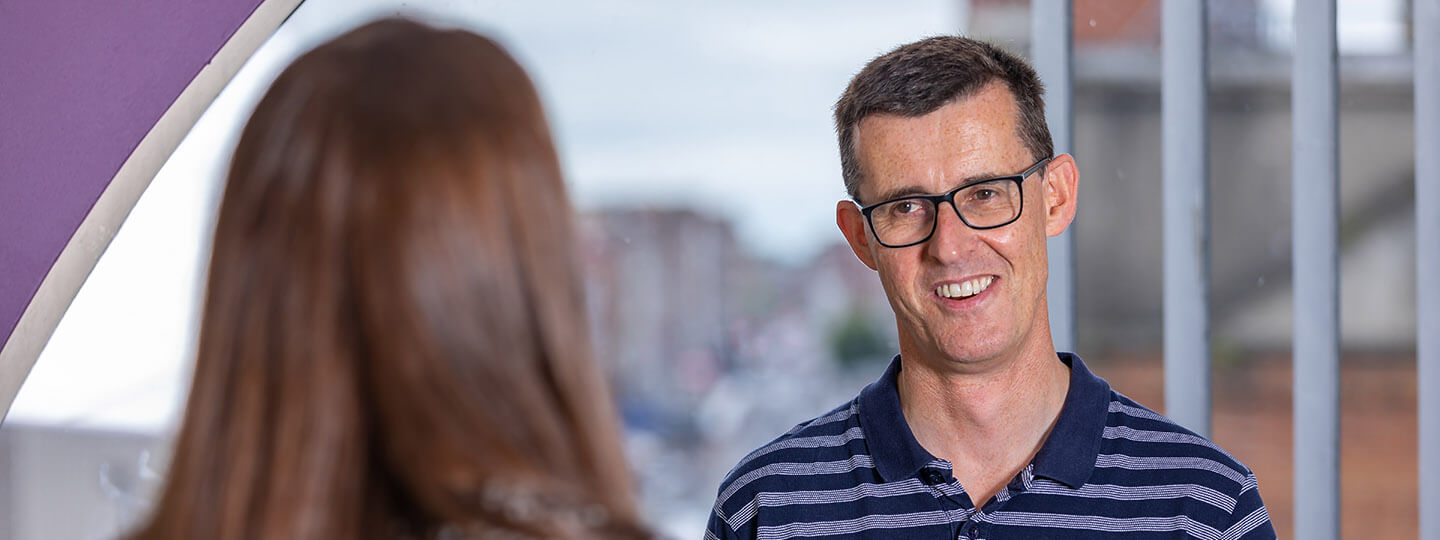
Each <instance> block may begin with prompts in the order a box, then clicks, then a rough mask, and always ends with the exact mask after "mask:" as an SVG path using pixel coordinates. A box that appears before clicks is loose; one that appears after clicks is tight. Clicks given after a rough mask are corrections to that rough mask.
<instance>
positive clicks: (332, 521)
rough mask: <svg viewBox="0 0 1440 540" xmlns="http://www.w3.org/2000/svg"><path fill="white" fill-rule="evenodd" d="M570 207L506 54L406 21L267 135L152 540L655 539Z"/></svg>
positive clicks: (239, 191)
mask: <svg viewBox="0 0 1440 540" xmlns="http://www.w3.org/2000/svg"><path fill="white" fill-rule="evenodd" d="M571 214H572V211H571V208H570V203H569V202H568V199H567V197H566V195H565V188H564V181H563V178H562V177H561V173H560V167H559V164H558V160H557V158H556V154H555V150H554V147H553V146H552V143H551V137H550V132H549V128H548V127H547V123H546V120H545V117H544V114H543V111H542V109H541V106H540V102H539V99H538V98H537V96H536V92H535V89H534V87H533V86H532V84H531V82H530V79H529V78H528V77H527V76H526V74H525V72H524V70H523V69H521V67H520V66H519V65H518V64H517V63H516V62H515V61H514V60H513V59H512V58H511V57H510V56H509V55H508V54H507V53H506V52H505V51H504V50H503V49H502V48H501V47H500V46H499V45H497V44H495V43H494V42H492V41H491V40H489V39H486V38H484V37H481V36H479V35H476V34H473V33H470V32H465V31H459V30H451V31H444V30H437V29H433V28H430V27H428V26H424V25H421V24H418V23H415V22H410V21H405V20H399V19H391V20H384V21H380V22H376V23H372V24H369V25H367V26H364V27H361V28H359V29H357V30H354V31H352V32H350V33H348V34H346V35H344V36H341V37H339V38H337V39H335V40H333V41H331V42H329V43H326V44H324V45H321V46H320V47H319V48H317V49H315V50H313V51H311V52H309V53H307V54H305V55H304V56H302V57H300V58H299V59H298V60H296V61H295V63H294V64H292V65H291V66H290V67H289V68H287V69H286V70H285V71H284V72H283V73H281V74H280V76H279V78H278V79H276V81H275V83H274V85H272V86H271V87H270V90H269V91H268V92H267V93H266V94H265V97H264V98H263V99H262V100H261V101H260V103H259V105H258V106H257V108H256V109H255V112H254V114H253V115H252V116H251V118H250V122H249V123H248V124H247V125H246V126H245V130H244V132H243V133H242V135H241V138H240V142H239V145H238V147H237V148H236V150H235V156H234V158H233V161H232V163H231V167H230V172H229V178H228V180H227V183H226V187H225V193H224V200H223V203H222V205H221V208H220V214H219V218H218V220H217V223H216V228H215V242H214V253H213V255H212V257H211V259H210V275H209V283H208V286H207V293H206V299H205V306H204V310H203V316H202V322H201V326H200V334H199V352H198V357H197V359H196V364H195V374H194V383H193V386H192V388H191V392H190V400H189V404H188V406H187V408H186V411H185V417H184V420H183V424H182V426H181V430H180V434H179V440H178V442H177V446H176V450H175V456H174V458H173V460H172V463H171V466H170V473H169V479H168V480H167V482H166V488H165V491H164V493H163V494H162V496H161V497H160V499H159V504H158V508H157V510H156V513H155V515H154V516H153V517H152V519H151V521H150V522H149V523H148V524H147V525H146V526H144V527H143V528H142V529H141V530H140V531H139V532H138V533H137V535H136V536H135V538H137V539H143V540H161V539H164V540H179V539H193V538H207V539H217V540H241V539H252V538H276V539H279V538H296V539H299V538H347V539H351V538H353V539H395V538H407V539H411V538H413V539H430V538H436V537H439V536H444V537H447V538H455V537H460V536H481V537H483V536H485V535H486V534H487V532H486V531H490V532H494V531H507V532H510V533H511V535H512V536H513V535H515V534H524V535H527V536H540V537H546V538H562V537H563V538H576V537H583V538H634V537H638V536H640V535H641V534H642V532H641V531H639V527H638V526H637V525H636V521H637V519H638V518H637V511H636V509H635V508H634V506H633V504H634V503H633V501H634V495H633V492H632V489H631V486H632V478H631V476H630V473H629V469H628V467H627V465H626V464H625V460H624V457H623V453H622V450H621V447H620V440H619V429H618V421H617V419H616V417H615V409H614V407H613V405H612V402H611V400H610V398H609V395H608V391H607V389H606V386H605V384H604V379H603V377H602V376H601V374H600V371H599V369H598V368H597V367H596V366H595V363H594V362H593V360H592V355H591V351H590V347H589V344H588V340H587V339H586V336H587V335H588V330H589V329H588V324H587V322H586V320H585V316H584V314H585V313H586V310H585V304H584V293H583V290H582V282H581V279H580V269H579V267H578V255H577V253H576V245H575V238H574V236H575V235H574V230H573V221H574V220H573V217H572V215H571Z"/></svg>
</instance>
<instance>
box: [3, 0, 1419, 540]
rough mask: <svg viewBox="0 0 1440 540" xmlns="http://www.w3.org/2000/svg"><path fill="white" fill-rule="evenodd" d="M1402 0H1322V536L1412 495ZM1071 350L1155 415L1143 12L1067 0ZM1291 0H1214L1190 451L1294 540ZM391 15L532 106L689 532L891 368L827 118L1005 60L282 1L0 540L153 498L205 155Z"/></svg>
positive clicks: (1002, 25)
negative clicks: (1328, 28)
mask: <svg viewBox="0 0 1440 540" xmlns="http://www.w3.org/2000/svg"><path fill="white" fill-rule="evenodd" d="M1409 4H1410V2H1409V0H1370V1H1365V0H1342V1H1340V2H1339V17H1338V19H1339V46H1340V54H1341V58H1340V77H1341V86H1340V90H1341V94H1340V111H1339V112H1340V127H1341V141H1340V142H1341V156H1340V166H1341V169H1340V177H1341V207H1342V222H1341V224H1342V227H1341V272H1342V274H1341V302H1342V304H1341V305H1342V306H1343V316H1342V336H1341V338H1342V343H1343V347H1344V348H1343V360H1342V441H1343V443H1342V452H1341V458H1342V486H1343V489H1344V492H1343V494H1342V501H1341V504H1342V507H1343V508H1345V509H1347V516H1364V520H1363V522H1362V521H1361V520H1360V519H1344V520H1342V522H1343V526H1344V531H1343V534H1344V536H1345V537H1347V538H1362V537H1363V538H1408V537H1413V536H1414V535H1415V533H1416V529H1417V516H1416V512H1417V510H1416V505H1415V499H1416V496H1417V485H1416V470H1417V468H1416V439H1415V425H1416V424H1415V422H1416V418H1415V403H1416V388H1415V382H1414V373H1415V365H1414V358H1415V349H1414V343H1415V332H1416V322H1415V307H1416V306H1415V283H1416V282H1415V279H1416V276H1415V275H1414V272H1415V271H1414V268H1415V258H1414V254H1413V246H1414V205H1413V204H1412V195H1411V194H1412V193H1413V187H1414V183H1413V175H1414V165H1413V163H1414V160H1413V157H1414V156H1413V154H1414V143H1413V128H1412V113H1413V95H1412V87H1411V85H1410V81H1411V78H1410V77H1411V68H1410V43H1411V42H1412V41H1411V34H1412V32H1414V31H1415V29H1414V28H1413V27H1412V25H1411V23H1410V20H1409V18H1408V17H1409V14H1410V13H1411V9H1410V5H1409ZM1074 9H1075V28H1074V32H1075V39H1076V58H1075V73H1076V79H1077V80H1076V96H1075V110H1076V137H1075V147H1076V148H1075V155H1076V157H1077V160H1078V161H1079V164H1080V171H1081V187H1080V190H1081V195H1080V201H1081V206H1080V215H1079V218H1078V221H1077V222H1076V225H1074V227H1075V229H1074V230H1075V231H1076V235H1077V243H1078V256H1077V265H1078V278H1077V279H1078V291H1079V293H1078V295H1079V297H1078V302H1079V304H1078V309H1079V319H1078V328H1079V345H1078V351H1077V352H1079V353H1080V354H1082V355H1083V356H1084V357H1085V358H1086V360H1087V363H1089V364H1090V365H1091V366H1092V367H1093V368H1094V369H1095V370H1096V371H1097V372H1099V373H1100V374H1101V375H1102V376H1105V377H1107V378H1108V379H1109V380H1110V381H1111V383H1112V385H1113V386H1115V387H1116V388H1117V389H1119V390H1120V391H1122V392H1124V393H1127V394H1129V395H1130V396H1132V397H1134V398H1136V399H1138V400H1139V401H1140V402H1142V403H1144V404H1146V405H1149V406H1150V407H1152V408H1156V409H1161V408H1162V406H1163V396H1162V395H1161V393H1160V387H1161V384H1160V380H1161V357H1160V356H1161V353H1160V351H1161V343H1162V336H1161V331H1162V327H1161V282H1162V273H1161V264H1160V260H1161V236H1160V235H1161V184H1160V171H1161V158H1160V154H1161V152H1160V129H1161V128H1160V68H1161V66H1160V2H1159V0H1076V2H1075V8H1074ZM1292 9H1294V7H1293V2H1291V1H1286V0H1214V1H1211V2H1210V17H1211V21H1210V55H1211V59H1212V62H1211V66H1210V76H1211V79H1210V106H1211V110H1210V122H1211V124H1210V128H1211V132H1210V136H1211V143H1210V145H1211V155H1210V163H1211V174H1212V177H1211V188H1210V190H1211V191H1210V196H1211V200H1212V208H1213V212H1214V218H1213V221H1212V230H1211V235H1212V239H1213V240H1212V241H1213V244H1212V249H1213V253H1214V260H1213V265H1214V266H1213V273H1212V280H1213V284H1212V288H1213V298H1212V307H1211V311H1210V314H1211V317H1212V327H1213V329H1214V335H1213V340H1214V341H1213V343H1214V346H1213V353H1214V392H1215V399H1214V403H1215V408H1216V409H1215V419H1214V422H1215V426H1214V437H1215V439H1216V440H1217V441H1218V442H1219V443H1220V444H1221V445H1222V446H1225V447H1226V448H1227V449H1229V450H1230V451H1231V452H1233V453H1234V454H1235V455H1236V456H1237V457H1239V458H1240V459H1241V460H1242V461H1244V462H1246V463H1247V464H1249V465H1250V466H1251V467H1252V468H1254V469H1255V471H1256V473H1257V475H1258V476H1259V479H1260V485H1261V491H1262V493H1263V494H1264V495H1265V498H1266V500H1267V502H1268V503H1269V506H1270V514H1271V516H1272V518H1273V519H1274V520H1275V523H1276V528H1277V530H1278V531H1279V532H1280V535H1281V536H1282V537H1289V536H1290V534H1291V531H1292V530H1293V528H1292V527H1291V523H1290V521H1291V514H1292V510H1291V499H1292V494H1291V491H1292V486H1293V478H1292V471H1291V467H1290V461H1291V455H1292V449H1291V390H1290V381H1291V373H1290V351H1289V348H1290V339H1291V338H1290V331H1291V329H1290V320H1291V317H1290V315H1291V314H1290V310H1291V305H1292V304H1291V302H1292V299H1291V297H1290V294H1291V293H1290V291H1291V288H1290V268H1291V266H1290V264H1291V263H1290V189H1289V186H1290V170H1291V169H1290V155H1291V154H1290V148H1291V146H1290V129H1291V121H1290V120H1291V119H1290V114H1291V111H1290V69H1291V68H1290V59H1289V52H1290V47H1291V43H1292V42H1293V36H1292V28H1291V17H1292V12H1291V10H1292ZM395 13H402V14H410V15H414V16H417V17H419V18H422V19H424V20H428V21H432V22H438V23H441V24H445V25H454V26H462V27H466V28H472V29H475V30H477V31H480V32H483V33H486V34H489V35H491V36H494V37H496V38H498V39H499V40H501V41H502V42H503V43H504V44H505V45H506V46H507V47H508V48H509V49H510V50H511V52H512V53H513V54H515V55H516V56H517V57H518V58H519V60H520V61H521V62H522V63H523V64H524V65H525V66H526V67H527V68H528V69H529V70H530V73H531V75H532V77H533V78H534V79H535V80H536V83H537V85H538V87H539V89H540V91H541V94H542V97H543V98H544V100H545V103H546V105H547V107H548V111H549V114H550V118H551V122H552V124H553V127H554V131H555V134H556V137H557V142H558V145H559V148H560V152H561V155H562V159H563V162H564V165H565V167H566V170H567V173H568V177H569V181H570V186H571V188H572V194H573V196H574V199H575V202H576V204H577V206H578V207H579V210H580V211H581V212H582V214H583V216H584V217H583V219H582V229H583V230H582V236H583V238H584V240H585V241H584V246H585V249H586V254H585V255H586V256H585V260H586V264H587V275H588V279H589V285H590V291H589V298H588V299H587V302H585V303H584V304H583V305H582V304H580V303H578V302H577V305H576V309H587V310H589V312H590V313H591V315H592V320H593V326H594V335H595V338H594V342H595V344H596V346H597V348H598V352H599V356H600V358H601V359H602V361H603V362H605V365H606V367H607V369H608V372H609V374H610V376H611V377H612V381H613V384H614V387H615V389H616V394H617V395H618V397H619V400H618V401H619V405H620V409H621V410H620V414H622V415H623V417H624V419H625V423H626V426H627V432H628V433H627V437H626V440H627V442H628V446H629V448H628V450H629V453H630V457H631V460H632V462H633V463H634V464H636V478H637V479H638V482H639V485H640V488H641V493H642V497H643V504H644V509H645V512H646V514H647V516H648V517H649V519H650V522H651V523H653V524H654V526H655V527H656V528H657V529H658V530H659V531H661V532H663V533H666V534H669V535H672V536H674V537H677V538H694V537H698V536H700V535H701V531H702V530H703V528H704V524H705V520H706V517H707V515H708V513H709V510H710V507H711V504H712V502H713V499H712V498H713V496H714V493H715V488H716V486H717V485H718V483H719V482H720V480H721V478H722V477H723V476H724V474H725V473H726V471H727V470H728V469H729V467H730V466H732V465H733V464H734V463H735V462H736V461H737V460H738V459H739V458H740V457H741V456H742V455H744V454H745V453H746V452H748V451H749V450H751V449H753V448H755V447H757V446H759V445H760V444H763V443H764V442H766V441H767V440H769V439H771V438H773V437H775V436H777V435H779V434H780V433H781V432H783V431H784V430H786V429H788V428H789V427H790V426H791V425H793V424H795V423H797V422H800V421H803V420H806V419H808V418H810V417H813V416H815V415H816V414H819V413H821V412H823V411H825V410H827V409H829V408H831V407H833V406H835V405H838V404H840V403H841V402H843V401H845V400H847V399H849V398H850V397H851V396H853V395H854V393H855V392H856V391H858V389H859V388H860V387H862V386H863V385H865V384H867V383H868V382H870V381H871V380H873V379H874V378H875V377H877V376H878V375H879V373H880V372H881V370H882V369H883V366H884V364H885V362H886V361H888V359H889V358H890V356H891V355H892V354H894V352H895V344H894V333H895V330H894V323H893V318H892V315H891V313H890V310H889V305H888V303H887V302H886V300H885V297H884V295H883V293H882V292H881V290H880V287H879V284H878V281H877V279H876V277H875V276H874V274H873V273H872V272H870V271H869V270H868V269H866V268H865V267H864V266H863V265H861V264H859V263H858V262H857V261H856V260H855V259H854V257H853V255H851V254H850V252H849V250H848V248H847V247H845V246H844V244H843V241H842V239H841V237H840V235H839V233H838V231H837V230H836V229H835V227H834V225H833V209H834V203H835V201H836V200H838V199H841V198H843V197H844V190H843V188H842V186H841V182H840V174H839V161H838V153H837V151H836V147H835V142H834V135H833V129H832V125H831V120H830V108H831V105H832V104H833V103H834V100H835V99H836V98H837V97H838V96H839V94H840V91H841V90H842V89H843V88H844V85H845V83H846V82H847V81H848V78H849V77H850V75H852V74H853V73H854V72H855V71H857V70H858V69H859V68H860V67H861V66H862V65H863V64H864V63H865V62H866V61H868V60H869V59H871V58H873V57H874V56H876V55H878V54H881V53H883V52H885V51H887V50H889V49H891V48H893V47H894V46H896V45H899V44H901V43H905V42H909V41H913V40H915V39H918V38H921V37H925V36H930V35H937V34H953V33H962V34H965V35H969V36H972V37H980V38H985V39H990V40H994V41H996V42H998V43H1000V44H1001V45H1003V46H1004V47H1006V48H1008V49H1010V50H1012V51H1015V52H1017V53H1020V54H1022V55H1023V54H1028V49H1029V41H1030V40H1029V32H1030V23H1029V20H1030V19H1029V5H1028V2H1025V1H1008V0H970V1H963V0H958V1H957V0H900V1H895V2H884V3H881V2H867V1H860V0H826V1H819V0H799V1H793V2H783V3H776V2H762V1H756V0H741V1H737V2H724V3H700V2H669V1H662V0H601V1H595V2H583V3H582V2H561V1H555V0H543V1H523V2H522V1H518V0H516V1H500V0H490V1H485V0H415V1H382V0H358V1H357V0H309V1H307V2H305V3H303V4H302V5H301V6H300V8H299V9H298V10H297V11H296V12H295V13H294V14H293V15H292V16H291V17H290V19H289V20H288V21H286V22H285V23H284V24H283V25H282V26H281V27H280V29H279V30H278V31H277V32H276V33H275V34H274V36H273V37H272V38H271V39H269V41H267V42H266V43H265V44H264V45H263V46H262V47H261V48H260V49H259V51H258V52H257V53H256V55H255V56H254V57H253V58H252V59H251V60H250V61H249V62H248V63H247V64H246V65H245V67H244V68H243V69H241V71H240V72H239V74H238V75H237V76H236V77H235V79H234V80H233V81H232V82H231V83H230V85H229V86H228V87H226V89H225V90H224V91H223V92H222V93H221V94H220V96H219V98H218V99H217V100H216V101H215V102H214V104H213V105H212V106H211V107H210V109H209V110H208V112H206V114H205V115H204V116H203V117H202V118H201V119H200V121H199V123H198V124H197V125H196V127H195V128H194V130H193V131H192V132H191V133H190V134H189V136H188V137H187V138H186V139H185V141H184V142H183V143H182V144H181V145H180V147H179V149H178V150H177V151H176V152H175V153H174V155H173V156H172V157H171V159H170V161H169V162H168V163H167V164H166V166H165V167H164V168H163V169H162V170H161V172H160V174H159V175H158V176H157V177H156V178H155V180H154V182H153V184H152V185H151V186H150V188H149V189H148V191H146V193H145V195H144V196H143V198H142V199H141V200H140V202H139V204H138V205H137V206H136V207H135V209H134V211H133V212H132V213H131V215H130V217H129V219H128V220H127V221H126V222H125V224H124V226H123V227H122V228H121V229H120V231H119V233H118V234H117V235H116V236H115V239H114V241H113V243H112V244H111V245H110V247H109V249H108V250H107V251H106V253H105V255H104V256H103V257H102V258H101V259H100V261H99V264H98V265H97V266H96V268H95V271H94V273H93V274H92V275H91V276H90V277H89V279H88V281H87V282H86V283H85V286H84V287H83V288H82V289H81V290H80V293H79V295H78V297H77V298H76V299H75V302H74V304H73V305H72V306H71V308H70V310H69V311H68V312H67V313H66V315H65V318H64V319H63V320H62V321H61V323H60V326H59V327H58V329H57V330H56V332H55V334H54V336H53V337H52V338H51V340H50V343H49V345H48V346H47V347H46V349H45V350H44V353H43V354H42V355H41V357H40V359H39V361H38V362H37V363H36V365H35V367H34V370H33V372H32V374H31V375H30V377H29V379H28V380H27V381H26V383H25V386H24V387H23V388H22V389H21V391H20V394H19V397H18V398H17V399H16V401H15V403H14V406H13V409H12V411H11V413H10V415H9V417H8V418H6V419H5V422H4V424H3V427H0V538H13V539H16V540H31V539H36V540H38V539H46V540H48V539H53V538H80V539H92V538H93V539H101V538H113V537H115V536H116V535H118V534H120V533H122V532H123V531H124V530H126V528H127V527H128V526H129V525H130V524H133V523H134V522H135V520H136V519H137V518H139V517H140V516H143V515H144V513H145V512H146V511H147V509H148V507H149V501H150V498H151V496H152V495H153V494H154V491H155V489H156V488H157V487H158V486H159V484H160V483H161V482H162V480H163V475H164V470H165V464H166V460H167V455H168V452H169V448H170V443H171V437H172V436H173V435H174V430H175V427H176V423H177V421H178V419H179V412H180V410H181V408H182V407H183V404H184V398H185V394H186V391H187V388H188V384H189V373H190V370H191V368H190V362H192V361H193V349H194V340H195V329H196V328H197V324H196V323H197V321H196V315H197V313H198V306H199V302H200V297H199V293H200V292H201V291H202V287H203V276H204V272H205V265H206V263H207V255H208V249H209V247H208V244H209V235H210V229H211V226H212V223H213V219H214V210H215V208H216V205H217V204H218V203H219V201H218V193H219V189H220V186H221V184H222V182H223V177H224V171H225V167H226V165H227V163H228V160H229V155H230V152H231V150H232V148H233V146H234V143H235V141H236V137H237V135H238V133H239V130H240V128H241V127H242V126H243V124H244V122H245V120H246V118H247V117H248V115H249V112H250V110H251V109H252V108H253V106H254V104H255V103H256V101H258V99H259V97H260V95H261V93H263V91H264V90H265V88H266V87H267V86H268V84H269V82H270V81H271V80H272V79H273V78H274V77H275V76H276V75H277V74H278V72H279V70H281V69H282V68H283V67H284V66H285V65H287V64H288V63H289V61H290V60H292V59H294V58H295V57H296V56H297V55H299V54H301V53H302V52H304V51H305V50H307V49H309V48H310V47H313V46H315V45H317V44H318V43H320V42H322V41H324V40H326V39H329V38H330V37H333V36H335V35H337V34H338V33H340V32H343V31H345V30H348V29H349V28H352V27H354V26H356V25H358V24H361V23H363V22H364V21H367V20H369V19H372V18H375V17H378V16H382V15H387V14H395Z"/></svg>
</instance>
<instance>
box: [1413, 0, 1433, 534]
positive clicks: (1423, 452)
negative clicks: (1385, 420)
mask: <svg viewBox="0 0 1440 540" xmlns="http://www.w3.org/2000/svg"><path fill="white" fill-rule="evenodd" d="M1414 2H1415V3H1414V10H1415V12H1414V17H1413V19H1412V20H1411V22H1412V26H1411V28H1413V29H1414V34H1415V49H1414V54H1415V244H1416V245H1415V259H1416V260H1415V277H1416V282H1417V283H1416V289H1417V290H1416V293H1417V294H1416V297H1417V298H1416V300H1417V301H1416V304H1417V308H1418V313H1416V325H1417V326H1416V334H1417V339H1416V344H1415V345H1416V356H1417V359H1416V362H1417V363H1418V364H1419V368H1418V369H1419V372H1420V373H1419V379H1420V380H1419V386H1420V538H1422V539H1424V540H1440V154H1437V150H1440V32H1436V31H1435V29H1436V28H1440V0H1414Z"/></svg>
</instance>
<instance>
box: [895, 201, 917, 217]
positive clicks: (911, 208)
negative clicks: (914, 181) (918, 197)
mask: <svg viewBox="0 0 1440 540" xmlns="http://www.w3.org/2000/svg"><path fill="white" fill-rule="evenodd" d="M920 210H921V208H920V203H917V202H915V201H900V202H898V203H895V213H896V214H911V213H915V212H919V211H920Z"/></svg>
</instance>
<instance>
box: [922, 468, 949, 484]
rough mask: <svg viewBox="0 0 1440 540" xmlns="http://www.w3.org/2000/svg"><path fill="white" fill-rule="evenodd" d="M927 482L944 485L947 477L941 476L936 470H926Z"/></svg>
mask: <svg viewBox="0 0 1440 540" xmlns="http://www.w3.org/2000/svg"><path fill="white" fill-rule="evenodd" d="M925 482H926V483H927V484H943V483H945V475H943V474H940V471H937V470H935V469H926V470H925Z"/></svg>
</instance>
